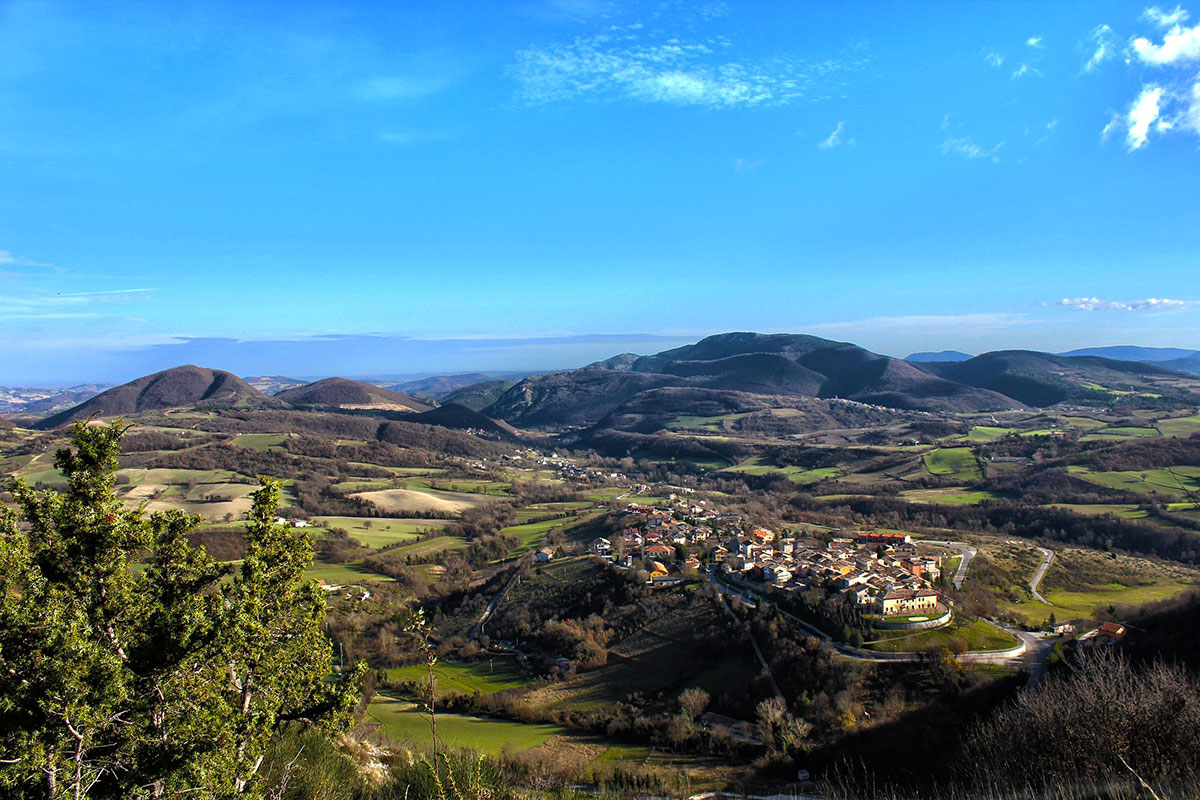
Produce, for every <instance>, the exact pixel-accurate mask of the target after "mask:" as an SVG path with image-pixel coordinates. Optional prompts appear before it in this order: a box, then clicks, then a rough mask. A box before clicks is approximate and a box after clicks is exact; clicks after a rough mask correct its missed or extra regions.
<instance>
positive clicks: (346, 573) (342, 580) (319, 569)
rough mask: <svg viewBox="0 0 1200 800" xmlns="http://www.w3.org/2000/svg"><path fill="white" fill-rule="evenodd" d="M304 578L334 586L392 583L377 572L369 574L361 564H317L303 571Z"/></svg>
mask: <svg viewBox="0 0 1200 800" xmlns="http://www.w3.org/2000/svg"><path fill="white" fill-rule="evenodd" d="M304 576H305V577H306V578H309V579H311V580H314V581H315V580H323V581H325V582H326V583H331V584H334V585H336V586H353V585H355V584H360V583H362V582H363V581H375V582H376V583H393V581H392V579H391V578H389V577H388V576H386V575H380V574H379V573H377V572H371V571H370V570H369V569H366V568H365V567H363V566H362V565H361V564H358V563H351V564H322V563H320V562H317V563H315V564H313V565H312V566H311V567H309V568H308V569H306V570H304Z"/></svg>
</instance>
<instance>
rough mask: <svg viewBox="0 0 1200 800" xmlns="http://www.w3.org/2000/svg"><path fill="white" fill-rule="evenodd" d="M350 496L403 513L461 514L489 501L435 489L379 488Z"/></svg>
mask: <svg viewBox="0 0 1200 800" xmlns="http://www.w3.org/2000/svg"><path fill="white" fill-rule="evenodd" d="M350 496H351V497H356V498H360V499H362V500H366V501H367V502H369V503H370V504H371V505H373V506H375V507H376V508H378V509H379V510H380V511H383V512H384V513H387V514H403V513H404V512H406V511H407V512H410V513H411V512H418V513H420V512H428V511H437V512H442V513H446V514H461V513H462V512H463V511H466V510H467V509H468V508H473V507H475V506H477V505H481V504H482V503H484V502H487V500H486V499H485V498H486V497H487V496H486V495H470V494H459V493H454V492H439V491H436V490H433V489H427V490H424V491H418V490H415V489H379V490H376V491H367V492H356V493H354V494H351V495H350Z"/></svg>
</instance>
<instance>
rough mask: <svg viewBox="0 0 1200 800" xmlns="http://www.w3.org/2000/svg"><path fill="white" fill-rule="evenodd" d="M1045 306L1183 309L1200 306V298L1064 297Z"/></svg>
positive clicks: (1120, 309)
mask: <svg viewBox="0 0 1200 800" xmlns="http://www.w3.org/2000/svg"><path fill="white" fill-rule="evenodd" d="M1042 305H1043V306H1065V307H1067V308H1077V309H1080V310H1081V311H1182V310H1184V309H1188V308H1196V307H1198V306H1200V300H1171V299H1168V298H1165V297H1151V298H1148V299H1146V300H1125V301H1120V300H1101V299H1100V298H1098V297H1064V298H1063V299H1062V300H1059V301H1057V302H1054V303H1042Z"/></svg>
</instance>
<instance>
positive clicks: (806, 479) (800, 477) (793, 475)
mask: <svg viewBox="0 0 1200 800" xmlns="http://www.w3.org/2000/svg"><path fill="white" fill-rule="evenodd" d="M721 471H722V472H736V473H740V474H742V475H786V476H787V477H788V478H789V479H790V480H792V481H794V482H795V483H798V484H800V485H801V486H807V485H809V484H812V483H817V482H818V481H823V480H825V479H826V478H832V477H835V476H836V475H837V474H838V472H839V470H838V468H837V467H822V468H820V469H805V468H804V467H795V466H789V467H781V466H779V465H778V464H775V463H774V462H772V461H771V460H769V459H766V458H764V457H763V456H755V457H753V458H748V459H746V460H745V461H743V462H742V463H740V464H738V465H737V466H734V467H726V468H725V469H723V470H721Z"/></svg>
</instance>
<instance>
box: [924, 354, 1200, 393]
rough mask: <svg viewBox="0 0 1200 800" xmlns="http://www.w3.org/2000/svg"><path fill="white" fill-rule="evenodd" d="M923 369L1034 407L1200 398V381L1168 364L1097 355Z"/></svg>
mask: <svg viewBox="0 0 1200 800" xmlns="http://www.w3.org/2000/svg"><path fill="white" fill-rule="evenodd" d="M921 367H922V368H923V369H925V370H927V371H929V372H931V373H932V374H935V375H939V376H941V377H943V378H946V379H948V380H952V381H956V382H958V383H964V384H967V385H969V386H976V387H979V388H981V389H989V390H991V391H994V392H1000V393H1001V394H1005V395H1007V396H1009V397H1012V398H1014V399H1016V400H1019V401H1020V402H1022V403H1025V404H1027V405H1031V406H1039V407H1045V406H1052V405H1055V404H1057V403H1063V402H1073V403H1082V404H1105V403H1112V402H1114V401H1117V400H1119V399H1120V398H1122V397H1126V398H1128V397H1130V396H1140V397H1142V398H1143V399H1146V400H1149V399H1166V400H1176V401H1181V402H1188V401H1190V402H1195V400H1196V399H1197V398H1200V382H1197V381H1196V380H1195V378H1194V377H1192V376H1189V375H1185V374H1183V373H1180V372H1177V371H1175V370H1171V369H1167V368H1165V367H1162V366H1159V365H1155V364H1147V363H1137V362H1132V361H1116V360H1113V359H1108V358H1099V357H1097V356H1056V355H1051V354H1049V353H1038V352H1034V351H1031V350H1000V351H996V352H993V353H984V354H983V355H980V356H976V357H975V358H972V359H971V360H969V361H961V362H955V363H928V364H922V365H921Z"/></svg>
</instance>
